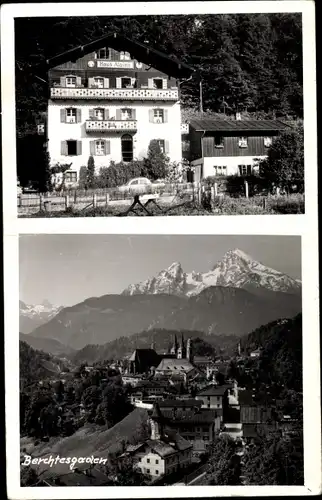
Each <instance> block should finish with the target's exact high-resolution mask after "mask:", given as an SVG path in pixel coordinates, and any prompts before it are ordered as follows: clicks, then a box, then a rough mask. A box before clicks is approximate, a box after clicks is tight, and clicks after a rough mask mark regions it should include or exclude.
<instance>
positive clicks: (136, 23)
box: [15, 13, 303, 138]
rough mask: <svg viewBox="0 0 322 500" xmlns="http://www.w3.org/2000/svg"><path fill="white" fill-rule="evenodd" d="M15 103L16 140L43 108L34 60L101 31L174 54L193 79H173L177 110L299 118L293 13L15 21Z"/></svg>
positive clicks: (298, 38)
mask: <svg viewBox="0 0 322 500" xmlns="http://www.w3.org/2000/svg"><path fill="white" fill-rule="evenodd" d="M15 23H16V25H15V33H16V41H15V47H16V108H17V135H18V137H19V138H21V137H24V136H25V135H28V134H30V133H35V121H36V120H37V119H40V118H41V116H42V113H44V112H46V105H47V86H46V82H45V81H43V80H42V79H41V78H40V77H41V76H43V75H39V74H37V66H38V65H39V64H41V63H42V62H44V61H45V60H46V59H47V58H50V57H53V56H55V55H57V54H60V53H62V52H64V51H66V50H68V49H70V48H73V47H75V46H78V45H81V44H85V43H87V42H89V41H92V40H94V39H98V38H100V37H102V36H104V35H106V34H109V33H119V34H123V35H125V36H128V37H129V38H132V39H133V40H136V41H139V42H143V43H146V44H148V45H150V46H151V47H154V48H157V49H158V50H161V51H164V52H165V53H167V54H168V55H170V56H175V57H177V58H179V59H180V60H182V61H183V62H185V63H187V64H190V65H191V66H193V67H194V68H195V69H196V74H197V75H198V77H197V76H196V77H194V78H192V79H191V80H190V81H187V82H182V84H181V100H182V108H183V114H184V116H186V117H187V118H189V116H191V113H192V114H193V113H194V112H197V111H198V109H199V104H200V103H199V97H200V94H199V81H198V78H199V77H200V78H201V79H202V82H203V109H204V111H206V112H209V113H220V114H221V116H223V117H227V116H229V115H232V114H233V113H235V112H236V111H239V112H242V113H245V116H248V115H249V114H250V115H251V116H252V117H258V118H261V117H268V118H269V117H283V118H286V119H290V120H293V119H298V118H302V116H303V102H302V97H303V94H302V19H301V14H297V13H294V14H293V13H288V14H286V13H279V14H242V15H241V14H238V15H236V14H222V15H185V16H183V15H178V16H169V15H164V16H163V15H161V16H123V17H114V16H110V17H104V16H99V17H76V16H73V17H69V18H67V17H66V18H64V17H59V18H58V17H57V18H52V17H48V18H21V19H19V18H18V19H16V20H15Z"/></svg>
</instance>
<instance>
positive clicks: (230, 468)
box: [207, 437, 240, 486]
mask: <svg viewBox="0 0 322 500" xmlns="http://www.w3.org/2000/svg"><path fill="white" fill-rule="evenodd" d="M208 464H209V472H208V473H207V482H208V484H210V485H217V486H224V485H237V484H240V460H239V456H238V455H236V444H235V442H234V441H233V440H232V439H231V438H230V437H221V438H219V437H217V438H216V439H215V440H214V441H213V443H211V447H210V457H209V459H208Z"/></svg>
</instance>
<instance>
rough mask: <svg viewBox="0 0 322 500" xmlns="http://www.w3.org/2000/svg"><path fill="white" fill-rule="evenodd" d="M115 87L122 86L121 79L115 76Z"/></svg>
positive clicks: (119, 87)
mask: <svg viewBox="0 0 322 500" xmlns="http://www.w3.org/2000/svg"><path fill="white" fill-rule="evenodd" d="M116 88H117V89H121V88H122V80H121V78H116Z"/></svg>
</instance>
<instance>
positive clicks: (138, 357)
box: [129, 349, 160, 365]
mask: <svg viewBox="0 0 322 500" xmlns="http://www.w3.org/2000/svg"><path fill="white" fill-rule="evenodd" d="M129 361H141V362H151V363H152V364H155V365H157V364H159V361H160V358H159V356H158V354H157V353H156V352H155V350H154V349H135V351H133V353H132V354H131V356H130V357H129Z"/></svg>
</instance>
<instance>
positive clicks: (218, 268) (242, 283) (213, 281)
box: [123, 249, 301, 296]
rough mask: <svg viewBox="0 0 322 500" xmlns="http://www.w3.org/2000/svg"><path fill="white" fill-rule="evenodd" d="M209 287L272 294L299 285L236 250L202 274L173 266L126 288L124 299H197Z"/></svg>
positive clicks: (291, 290)
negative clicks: (165, 295)
mask: <svg viewBox="0 0 322 500" xmlns="http://www.w3.org/2000/svg"><path fill="white" fill-rule="evenodd" d="M210 286H223V287H226V286H229V287H234V288H245V289H250V290H253V289H254V288H264V289H267V290H271V291H274V292H287V293H299V292H300V291H301V282H300V281H299V280H296V279H294V278H291V277H290V276H287V275H286V274H283V273H281V272H280V271H276V270H275V269H272V268H270V267H267V266H265V265H263V264H262V263H260V262H258V261H256V260H254V259H253V258H252V257H250V256H249V255H247V254H246V253H245V252H243V251H242V250H239V249H235V250H230V251H228V252H227V253H226V254H225V255H224V256H223V258H222V259H221V260H220V261H219V262H217V263H216V264H215V266H214V267H213V268H212V269H211V270H210V271H207V272H205V273H200V272H195V271H192V272H190V273H186V272H184V271H183V269H182V266H181V264H180V262H174V263H173V264H171V266H170V267H168V268H167V269H164V270H162V271H160V272H159V274H157V276H154V277H152V278H149V279H147V280H145V281H142V282H140V283H137V284H131V285H129V286H128V287H127V288H126V289H125V290H124V291H123V294H124V295H138V294H143V295H146V294H149V295H150V294H160V293H168V294H173V295H179V296H182V295H186V296H192V295H198V294H199V293H200V292H201V291H202V290H204V289H205V288H208V287H210Z"/></svg>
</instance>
